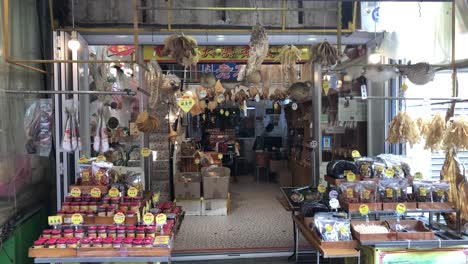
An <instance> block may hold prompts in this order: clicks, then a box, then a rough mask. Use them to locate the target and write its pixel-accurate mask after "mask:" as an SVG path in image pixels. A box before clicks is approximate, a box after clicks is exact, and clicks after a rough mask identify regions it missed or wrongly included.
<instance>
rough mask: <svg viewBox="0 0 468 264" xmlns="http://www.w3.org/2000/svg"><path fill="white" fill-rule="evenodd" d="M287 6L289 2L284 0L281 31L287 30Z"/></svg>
mask: <svg viewBox="0 0 468 264" xmlns="http://www.w3.org/2000/svg"><path fill="white" fill-rule="evenodd" d="M286 7H287V2H286V0H283V11H281V15H282V17H281V31H286V14H287V12H286Z"/></svg>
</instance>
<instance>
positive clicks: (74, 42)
mask: <svg viewBox="0 0 468 264" xmlns="http://www.w3.org/2000/svg"><path fill="white" fill-rule="evenodd" d="M68 48H69V49H71V50H72V51H77V50H78V49H79V48H80V42H79V41H78V38H77V35H76V31H72V34H71V39H70V40H69V41H68Z"/></svg>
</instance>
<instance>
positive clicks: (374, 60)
mask: <svg viewBox="0 0 468 264" xmlns="http://www.w3.org/2000/svg"><path fill="white" fill-rule="evenodd" d="M381 58H382V54H380V52H379V51H378V50H377V49H373V50H372V52H371V53H370V54H369V57H368V61H369V63H371V64H378V63H380V62H381Z"/></svg>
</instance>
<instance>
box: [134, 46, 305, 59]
mask: <svg viewBox="0 0 468 264" xmlns="http://www.w3.org/2000/svg"><path fill="white" fill-rule="evenodd" d="M281 47H282V46H270V48H269V50H268V55H267V57H266V59H265V62H274V61H275V59H276V58H277V57H278V54H279V51H280V49H281ZM163 48H164V46H162V45H161V46H144V47H143V59H144V60H145V61H149V60H151V59H153V58H154V59H156V60H157V61H158V62H159V63H173V62H175V61H174V59H172V58H170V57H168V56H163V55H162V50H163ZM297 48H299V49H300V50H301V51H302V55H301V57H302V59H301V61H304V62H305V61H308V60H309V47H308V46H297ZM198 50H199V51H200V60H199V63H204V62H224V61H229V62H247V60H248V58H249V46H199V47H198Z"/></svg>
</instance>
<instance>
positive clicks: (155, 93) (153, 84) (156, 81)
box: [145, 59, 164, 108]
mask: <svg viewBox="0 0 468 264" xmlns="http://www.w3.org/2000/svg"><path fill="white" fill-rule="evenodd" d="M146 67H147V68H148V70H147V71H145V83H146V88H147V89H149V91H150V97H149V106H150V107H151V108H155V107H156V104H157V103H158V99H159V89H160V86H161V85H162V82H163V77H164V76H163V73H162V70H161V67H159V64H158V62H157V61H156V60H155V59H152V60H151V61H150V62H149V63H147V64H146Z"/></svg>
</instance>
